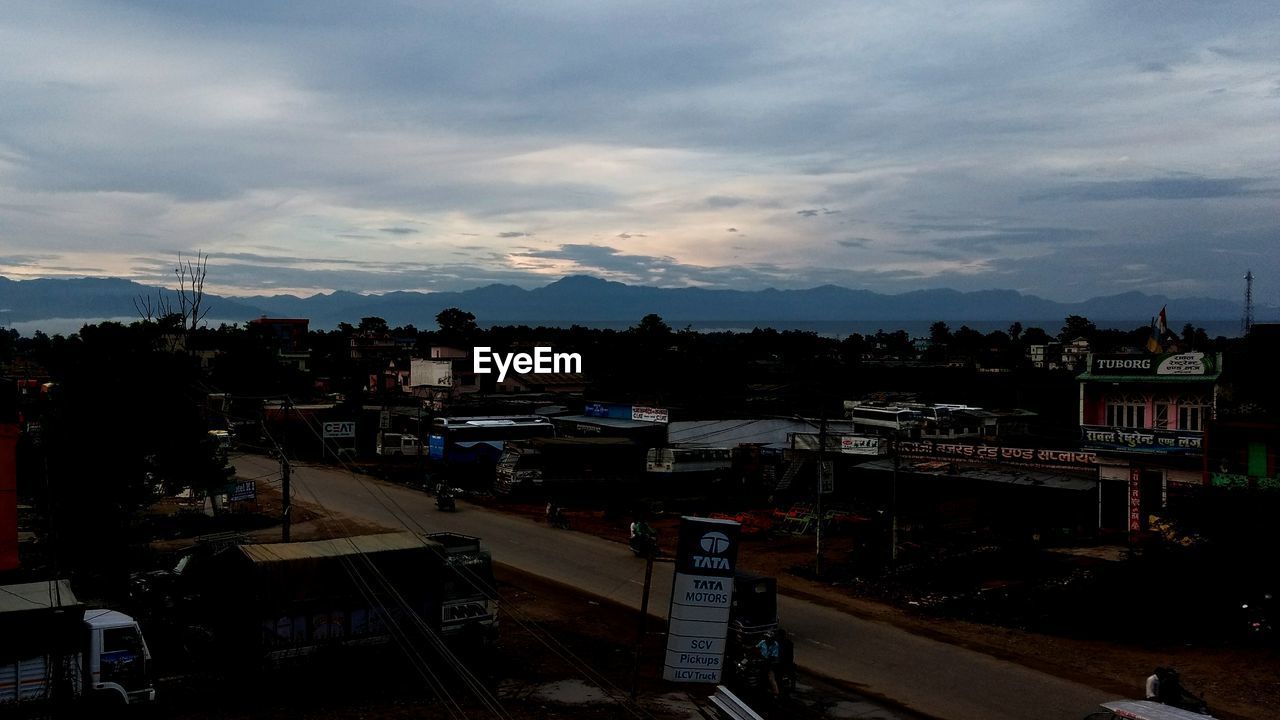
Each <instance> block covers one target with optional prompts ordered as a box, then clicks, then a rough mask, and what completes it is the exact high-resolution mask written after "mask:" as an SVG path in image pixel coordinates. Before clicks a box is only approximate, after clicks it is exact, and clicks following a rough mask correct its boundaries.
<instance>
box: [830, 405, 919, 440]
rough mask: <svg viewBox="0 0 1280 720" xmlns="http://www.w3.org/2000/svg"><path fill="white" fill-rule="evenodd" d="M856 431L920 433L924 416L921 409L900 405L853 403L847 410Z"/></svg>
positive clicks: (896, 433) (907, 434) (883, 433)
mask: <svg viewBox="0 0 1280 720" xmlns="http://www.w3.org/2000/svg"><path fill="white" fill-rule="evenodd" d="M846 415H847V417H848V418H849V421H850V422H852V423H853V430H854V432H865V433H875V434H878V435H888V434H894V435H903V436H913V435H915V434H918V433H919V431H920V426H921V424H922V422H923V417H922V416H921V413H920V411H919V410H915V409H912V408H906V407H901V406H898V405H851V406H848V407H847V412H846Z"/></svg>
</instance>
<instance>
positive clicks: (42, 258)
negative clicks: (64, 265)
mask: <svg viewBox="0 0 1280 720" xmlns="http://www.w3.org/2000/svg"><path fill="white" fill-rule="evenodd" d="M57 259H58V256H57V255H0V265H18V266H26V265H31V266H36V267H39V266H41V265H44V264H46V263H48V262H49V261H51V260H57Z"/></svg>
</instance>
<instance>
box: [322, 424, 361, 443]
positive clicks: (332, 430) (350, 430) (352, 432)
mask: <svg viewBox="0 0 1280 720" xmlns="http://www.w3.org/2000/svg"><path fill="white" fill-rule="evenodd" d="M355 436H356V424H355V423H354V422H350V421H346V420H344V421H341V422H327V423H325V424H324V439H325V440H332V439H338V438H355Z"/></svg>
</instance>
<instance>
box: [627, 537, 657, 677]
mask: <svg viewBox="0 0 1280 720" xmlns="http://www.w3.org/2000/svg"><path fill="white" fill-rule="evenodd" d="M657 546H658V541H657V540H656V539H655V540H654V541H653V543H652V544H651V545H650V546H649V552H647V553H645V558H644V591H643V594H642V595H641V596H640V621H639V623H638V629H637V630H636V657H635V662H634V663H633V664H632V666H631V699H632V701H634V700H635V699H636V692H637V691H638V688H639V685H640V655H641V653H643V652H644V630H645V626H646V625H648V623H649V588H650V586H651V585H652V584H653V553H654V550H655V549H656V548H657Z"/></svg>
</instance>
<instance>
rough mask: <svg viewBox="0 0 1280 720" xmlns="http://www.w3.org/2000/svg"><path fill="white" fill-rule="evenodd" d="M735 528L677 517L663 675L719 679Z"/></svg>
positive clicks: (729, 523) (735, 554)
mask: <svg viewBox="0 0 1280 720" xmlns="http://www.w3.org/2000/svg"><path fill="white" fill-rule="evenodd" d="M740 529H741V526H740V525H739V524H738V523H736V522H734V521H732V520H715V519H711V518H696V517H683V518H681V519H680V541H679V546H678V549H677V551H676V573H675V579H674V580H673V581H672V584H671V609H670V610H669V611H668V613H667V617H668V624H667V655H666V660H665V662H664V664H663V669H662V677H663V679H664V680H670V681H672V682H696V683H719V682H720V679H721V675H722V672H723V670H724V651H725V642H726V637H727V636H728V634H729V608H730V605H731V604H732V602H733V571H734V567H735V566H736V565H737V560H738V535H739V531H740Z"/></svg>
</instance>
